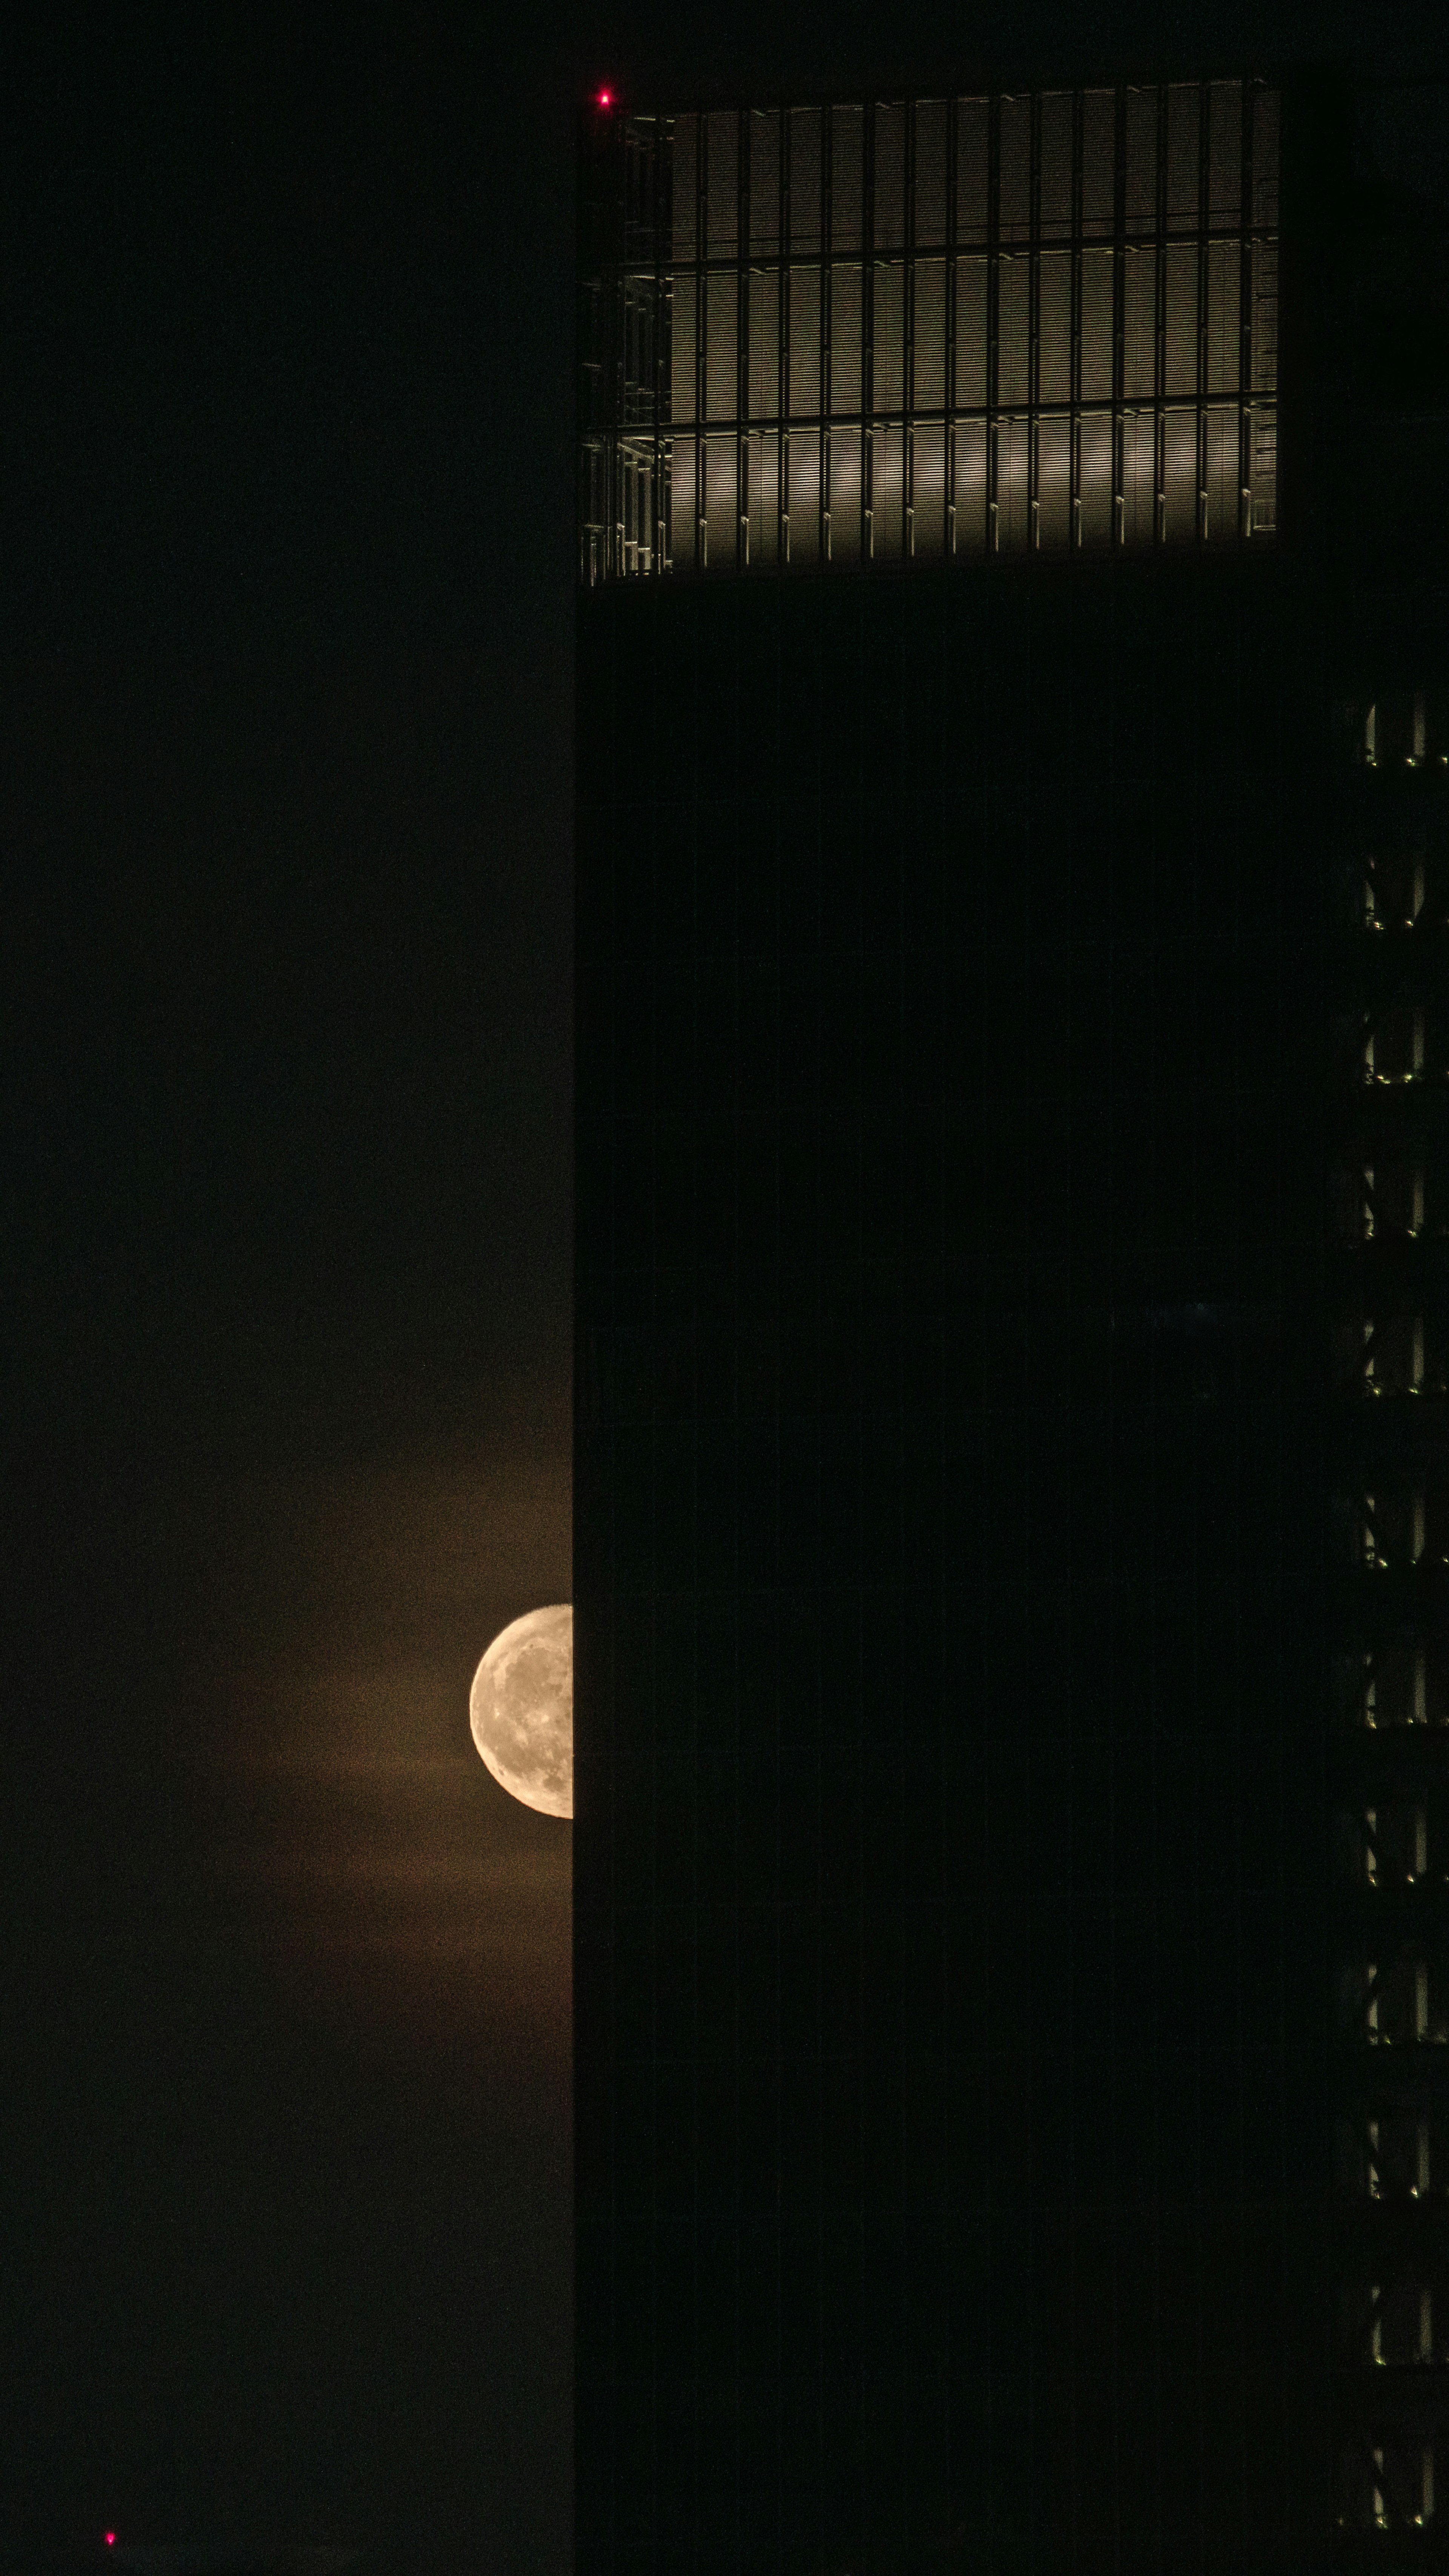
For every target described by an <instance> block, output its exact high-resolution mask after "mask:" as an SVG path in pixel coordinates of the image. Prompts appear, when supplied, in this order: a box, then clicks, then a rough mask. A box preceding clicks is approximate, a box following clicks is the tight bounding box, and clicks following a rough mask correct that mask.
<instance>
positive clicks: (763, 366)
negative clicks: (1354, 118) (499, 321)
mask: <svg viewBox="0 0 1449 2576" xmlns="http://www.w3.org/2000/svg"><path fill="white" fill-rule="evenodd" d="M1278 110H1279V100H1278V93H1277V91H1276V90H1275V89H1273V88H1272V87H1271V86H1269V85H1268V84H1266V83H1263V82H1260V81H1237V80H1232V81H1204V82H1194V81H1182V82H1173V83H1162V84H1153V85H1147V86H1121V87H1117V88H1112V89H1108V88H1101V89H1084V90H1053V91H1046V92H1041V93H1037V94H1034V95H983V96H976V97H958V98H934V99H882V100H873V101H867V102H864V103H850V104H836V105H831V106H823V107H815V106H806V107H798V106H792V107H747V108H739V109H733V108H732V109H727V110H723V111H710V112H699V113H691V114H685V115H677V116H654V115H632V116H631V115H626V114H624V113H622V112H621V111H619V110H617V109H616V108H614V107H612V106H610V107H602V106H601V107H600V108H598V109H597V110H596V111H595V112H594V115H593V117H592V119H591V120H590V127H589V131H588V133H587V136H586V149H585V154H584V163H583V167H584V203H583V227H582V229H583V245H582V247H583V269H582V293H583V307H582V317H581V352H580V354H581V362H582V370H583V380H584V391H583V401H582V405H581V453H580V509H579V518H580V541H581V550H582V553H581V570H582V575H583V578H584V580H585V581H586V582H589V583H593V582H597V581H601V580H609V579H615V578H619V577H629V576H639V575H644V574H650V573H656V574H657V573H673V574H679V573H685V572H704V571H716V572H718V571H722V570H724V571H730V572H735V571H742V570H760V569H767V570H769V569H779V568H783V567H785V566H788V565H794V566H797V567H799V566H807V567H808V566H814V565H819V564H822V563H827V562H829V563H852V564H853V563H859V562H862V561H866V562H870V561H876V562H887V561H899V560H900V559H901V558H902V557H924V558H928V559H929V558H937V559H939V558H941V557H943V556H944V557H949V556H953V555H957V554H960V555H966V556H969V555H973V554H980V553H983V552H987V551H997V550H1000V551H1004V552H1014V551H1028V550H1031V549H1036V548H1041V549H1044V550H1046V551H1049V552H1051V551H1060V550H1064V549H1070V548H1073V547H1085V548H1087V549H1089V550H1094V549H1110V548H1111V547H1113V546H1125V547H1143V546H1146V547H1152V546H1162V545H1172V546H1182V545H1187V546H1192V545H1210V546H1213V547H1221V546H1223V545H1231V546H1236V545H1239V544H1241V543H1243V542H1244V541H1245V540H1249V539H1252V540H1254V541H1256V542H1258V543H1261V542H1262V541H1263V540H1264V539H1265V538H1268V537H1271V535H1272V533H1273V530H1274V528H1275V525H1276V517H1277V495H1276V450H1277V299H1278Z"/></svg>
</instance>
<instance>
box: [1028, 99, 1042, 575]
mask: <svg viewBox="0 0 1449 2576" xmlns="http://www.w3.org/2000/svg"><path fill="white" fill-rule="evenodd" d="M1026 205H1027V216H1026V222H1027V263H1026V405H1027V422H1026V525H1027V543H1028V544H1029V545H1030V546H1031V547H1032V548H1033V550H1035V548H1036V547H1038V546H1039V545H1040V543H1041V92H1040V91H1039V90H1033V92H1032V99H1031V143H1030V165H1029V169H1028V175H1027V197H1026Z"/></svg>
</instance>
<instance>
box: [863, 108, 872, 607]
mask: <svg viewBox="0 0 1449 2576" xmlns="http://www.w3.org/2000/svg"><path fill="white" fill-rule="evenodd" d="M875 118H876V101H875V100H874V99H871V100H870V101H869V102H868V103H867V106H866V108H865V112H864V116H863V119H862V122H863V125H864V132H863V134H862V136H861V148H862V164H861V207H860V552H861V559H862V561H863V562H865V563H869V562H871V561H872V559H873V557H874V554H875V506H874V505H875V482H874V467H875Z"/></svg>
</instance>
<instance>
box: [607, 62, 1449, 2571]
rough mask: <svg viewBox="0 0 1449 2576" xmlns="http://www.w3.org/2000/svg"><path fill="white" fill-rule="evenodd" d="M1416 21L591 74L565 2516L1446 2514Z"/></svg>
mask: <svg viewBox="0 0 1449 2576" xmlns="http://www.w3.org/2000/svg"><path fill="white" fill-rule="evenodd" d="M1426 99H1427V94H1425V96H1424V97H1419V98H1417V99H1416V101H1415V102H1413V103H1412V107H1411V110H1405V111H1404V113H1403V114H1402V115H1401V117H1400V121H1399V124H1398V125H1397V126H1396V125H1395V123H1394V112H1393V109H1392V102H1388V101H1386V100H1385V99H1384V98H1382V97H1377V96H1375V97H1369V96H1368V94H1366V93H1358V94H1354V93H1352V92H1351V91H1350V89H1349V87H1348V85H1347V84H1346V83H1345V82H1344V81H1342V80H1340V79H1338V78H1337V77H1335V76H1329V75H1321V76H1320V75H1317V74H1314V75H1312V76H1309V75H1295V76H1293V77H1292V78H1291V79H1283V80H1275V79H1271V78H1264V77H1251V78H1250V77H1246V76H1244V77H1241V78H1228V77H1223V78H1214V79H1203V80H1189V79H1178V80H1163V81H1160V82H1153V83H1139V84H1125V83H1117V84H1112V83H1110V82H1104V83H1103V84H1102V85H1101V86H1099V87H1089V88H1086V89H1077V90H1072V89H1057V90H1041V91H1036V92H1031V93H1026V92H1018V93H1012V94H1006V93H1003V92H998V91H994V90H992V91H988V90H986V89H984V88H983V89H982V90H981V91H980V92H979V93H976V94H970V95H965V94H963V95H955V96H949V97H948V96H944V95H942V96H935V97H923V98H904V99H902V98H894V97H892V98H878V99H875V100H870V101H865V102H860V101H854V102H845V103H839V102H832V103H827V104H824V105H818V104H811V103H801V104H798V105H794V104H791V105H783V106H782V105H776V104H766V105H763V106H758V107H754V106H747V107H735V106H730V107H727V108H719V109H716V108H708V109H700V110H698V111H695V110H690V111H689V112H682V111H681V112H678V113H672V114H671V113H663V112H659V113H654V112H650V113H644V112H636V110H635V108H634V106H633V104H632V103H630V102H626V103H625V104H624V105H623V106H620V105H618V104H615V103H613V102H610V103H607V104H604V103H601V104H596V105H595V106H594V107H593V108H591V109H590V110H589V112H588V114H587V115H586V118H585V122H584V134H583V143H582V156H581V172H582V180H581V265H580V293H581V322H580V362H581V383H582V391H581V418H580V485H579V495H580V575H581V581H580V598H579V623H578V649H579V700H578V703H579V720H578V835H579V838H578V949H579V970H578V971H579V986H578V1081H579V1089H578V1209H577V1213H578V1255H577V1257H578V1273H577V1325H578V1384H577V1399H578V1400H577V1423H578V1428H577V1487H576V1570H575V1609H576V1639H577V1655H578V1673H577V1724H578V1743H577V1825H576V1836H575V1871H576V1875H575V1910H576V1962H575V1973H576V1988H575V2009H576V2022H577V2056H576V2081H577V2152H578V2182H577V2192H578V2312H577V2313H578V2459H577V2478H578V2557H579V2568H580V2576H686V2571H689V2576H695V2571H697V2576H735V2571H739V2576H744V2571H747V2570H748V2571H752V2576H753V2571H759V2576H777V2571H778V2576H795V2571H798V2576H845V2571H847V2570H849V2571H853V2576H874V2572H875V2571H881V2576H885V2571H895V2570H900V2571H906V2570H917V2569H919V2570H926V2569H937V2570H941V2571H946V2570H956V2569H960V2570H963V2571H964V2570H967V2569H970V2570H973V2571H974V2570H982V2571H987V2576H998V2571H1001V2576H1005V2571H1012V2576H1018V2571H1028V2570H1029V2571H1033V2576H1035V2572H1036V2571H1041V2576H1047V2571H1052V2572H1053V2576H1055V2571H1058V2570H1061V2571H1066V2570H1068V2569H1070V2570H1072V2571H1074V2576H1097V2571H1102V2576H1107V2571H1111V2576H1129V2571H1130V2576H1164V2572H1165V2571H1167V2570H1175V2569H1184V2570H1186V2569H1189V2568H1191V2569H1198V2570H1212V2571H1217V2570H1221V2571H1223V2576H1228V2571H1230V2570H1231V2571H1232V2576H1256V2571H1262V2576H1268V2571H1269V2570H1271V2571H1273V2576H1287V2571H1296V2570H1303V2571H1305V2576H1307V2571H1309V2570H1311V2569H1317V2568H1320V2567H1326V2566H1329V2565H1332V2564H1335V2563H1336V2564H1340V2565H1342V2566H1343V2567H1345V2568H1349V2569H1358V2568H1364V2569H1368V2568H1378V2567H1382V2568H1385V2569H1389V2568H1397V2567H1399V2566H1410V2565H1413V2566H1420V2565H1430V2564H1438V2563H1440V2558H1441V2554H1442V2555H1444V2556H1445V2557H1446V2558H1449V2420H1446V2391H1449V1912H1446V1909H1449V1635H1446V1626H1445V1610H1446V1595H1449V1431H1446V1424H1445V1385H1446V1368H1449V1308H1446V1300H1445V1269H1444V1264H1445V1258H1446V1249H1445V1247H1446V1227H1449V1156H1446V1139H1445V1121H1446V1114H1449V972H1446V968H1449V766H1446V762H1449V686H1446V684H1449V369H1446V362H1445V357H1444V349H1445V346H1446V332H1449V289H1446V284H1445V278H1446V264H1445V260H1444V251H1445V248H1446V226H1445V221H1444V214H1443V203H1442V201H1441V202H1440V203H1438V204H1437V206H1436V202H1435V199H1434V194H1433V184H1432V171H1431V172H1430V176H1429V177H1428V178H1426V177H1425V175H1424V172H1425V168H1426V167H1427V166H1428V164H1427V163H1426V161H1425V155H1426V154H1429V156H1430V159H1432V152H1431V146H1430V144H1429V143H1428V142H1427V141H1426V136H1428V135H1429V133H1430V132H1431V127H1432V119H1430V118H1429V117H1428V108H1427V105H1426ZM1396 134H1397V135H1399V136H1400V138H1401V139H1402V137H1403V136H1405V135H1407V136H1408V138H1409V141H1410V142H1411V143H1412V144H1413V147H1414V150H1413V152H1409V151H1407V149H1406V150H1405V152H1404V154H1403V156H1402V159H1401V163H1400V162H1396V160H1395V155H1394V152H1393V151H1392V149H1388V148H1386V140H1385V139H1386V138H1388V144H1390V145H1391V144H1392V141H1393V137H1394V136H1395V135H1396ZM1376 143H1377V150H1378V166H1377V168H1376V167H1375V162H1374V148H1375V144H1376ZM1415 153H1417V155H1418V158H1417V159H1416V158H1415V157H1414V155H1415ZM1436 2504H1437V2510H1436Z"/></svg>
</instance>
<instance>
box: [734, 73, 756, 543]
mask: <svg viewBox="0 0 1449 2576" xmlns="http://www.w3.org/2000/svg"><path fill="white" fill-rule="evenodd" d="M752 123H753V119H752V118H751V115H750V111H749V109H748V108H747V107H742V108H740V109H739V110H738V111H737V113H736V118H735V568H736V570H737V571H746V570H748V567H749V560H750V432H749V418H750V129H751V125H752Z"/></svg>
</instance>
